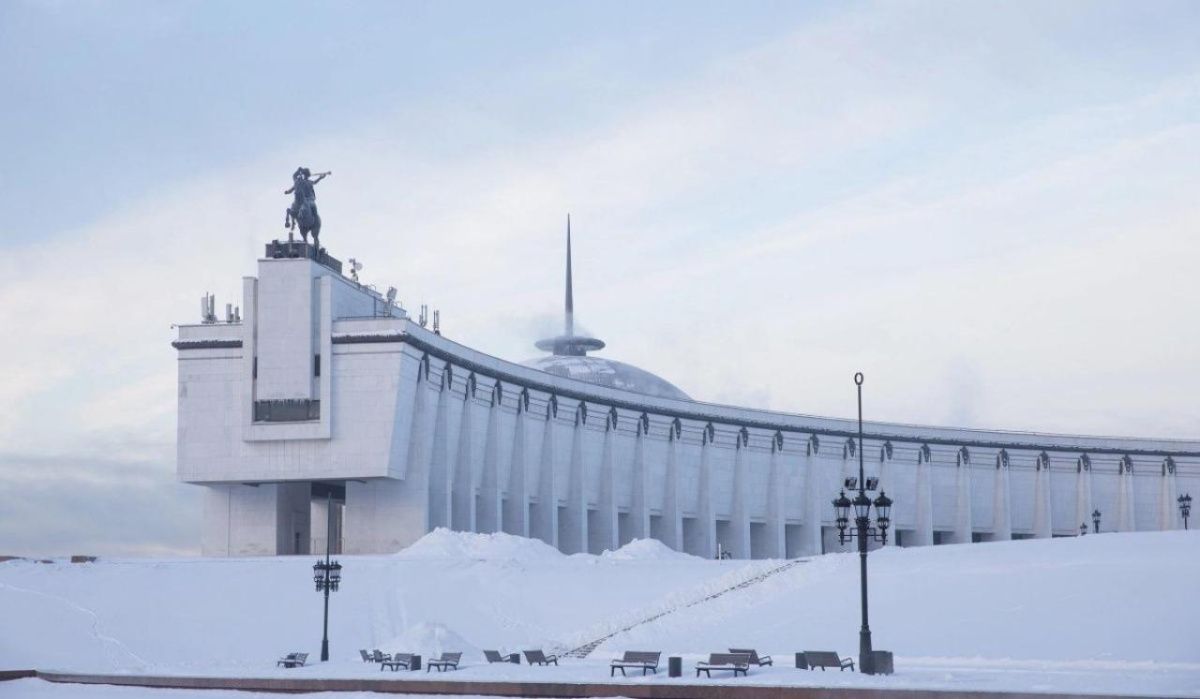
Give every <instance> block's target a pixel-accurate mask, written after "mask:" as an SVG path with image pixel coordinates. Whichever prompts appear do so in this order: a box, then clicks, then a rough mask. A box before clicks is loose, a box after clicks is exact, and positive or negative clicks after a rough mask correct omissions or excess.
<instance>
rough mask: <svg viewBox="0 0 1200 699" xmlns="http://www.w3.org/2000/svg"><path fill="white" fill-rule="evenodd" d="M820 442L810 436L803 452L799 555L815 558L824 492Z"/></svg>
mask: <svg viewBox="0 0 1200 699" xmlns="http://www.w3.org/2000/svg"><path fill="white" fill-rule="evenodd" d="M820 445H821V443H820V440H819V439H817V436H816V435H810V436H809V438H808V440H807V443H806V444H805V450H804V461H803V468H804V524H803V525H801V535H800V536H801V544H800V548H801V551H800V554H801V555H804V556H815V555H817V554H819V553H821V519H822V517H823V515H824V507H825V492H824V488H822V487H821V486H822V481H823V479H822V478H821V472H820V468H821V466H820V462H819V461H818V459H817V452H818V450H819V449H820Z"/></svg>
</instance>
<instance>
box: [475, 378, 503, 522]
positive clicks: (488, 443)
mask: <svg viewBox="0 0 1200 699" xmlns="http://www.w3.org/2000/svg"><path fill="white" fill-rule="evenodd" d="M503 395H504V389H503V388H502V387H501V385H500V382H499V381H497V382H496V384H495V385H494V386H492V404H491V407H489V408H488V417H487V427H486V428H485V429H484V436H483V472H482V473H481V474H480V477H479V511H478V512H477V513H476V518H477V521H476V526H477V527H478V530H479V531H481V532H484V533H491V532H498V531H503V530H504V527H503V522H502V513H503V511H504V500H503V497H502V493H501V490H500V434H499V433H500V424H499V423H500V417H501V410H502V409H503V405H502V402H503V401H502V398H503Z"/></svg>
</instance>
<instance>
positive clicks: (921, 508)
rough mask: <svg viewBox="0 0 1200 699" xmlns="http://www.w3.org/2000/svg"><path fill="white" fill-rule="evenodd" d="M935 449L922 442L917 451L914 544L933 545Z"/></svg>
mask: <svg viewBox="0 0 1200 699" xmlns="http://www.w3.org/2000/svg"><path fill="white" fill-rule="evenodd" d="M932 458H933V450H932V449H930V448H929V445H928V444H922V445H921V448H920V449H919V450H918V451H917V492H916V493H915V496H916V497H915V499H916V503H915V504H914V507H913V541H912V545H913V546H931V545H933V464H932V463H931V460H932Z"/></svg>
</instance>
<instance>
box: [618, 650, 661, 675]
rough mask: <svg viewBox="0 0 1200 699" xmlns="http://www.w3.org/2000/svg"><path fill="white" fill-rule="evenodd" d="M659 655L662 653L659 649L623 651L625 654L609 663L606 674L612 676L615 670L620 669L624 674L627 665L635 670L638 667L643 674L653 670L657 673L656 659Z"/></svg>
mask: <svg viewBox="0 0 1200 699" xmlns="http://www.w3.org/2000/svg"><path fill="white" fill-rule="evenodd" d="M661 657H662V653H661V652H659V651H655V652H650V651H641V650H627V651H625V655H623V656H621V657H620V658H618V659H616V660H613V661H612V662H611V663H610V664H609V666H608V676H609V677H612V676H613V675H614V674H616V672H617V670H620V671H621V674H622V675H624V674H625V668H628V667H631V668H634V669H635V670H636V669H639V668H640V669H641V671H642V674H643V675H645V674H646V673H647V672H653V673H654V674H656V675H657V674H658V659H659V658H661Z"/></svg>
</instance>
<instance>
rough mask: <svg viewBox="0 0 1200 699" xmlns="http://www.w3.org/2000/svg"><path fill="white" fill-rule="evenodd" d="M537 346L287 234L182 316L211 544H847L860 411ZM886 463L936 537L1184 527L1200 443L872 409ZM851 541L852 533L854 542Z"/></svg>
mask: <svg viewBox="0 0 1200 699" xmlns="http://www.w3.org/2000/svg"><path fill="white" fill-rule="evenodd" d="M567 255H568V268H567V269H568V271H567V279H568V287H567V289H568V290H567V315H566V323H565V326H566V327H565V332H564V334H563V335H561V336H558V337H555V338H550V339H548V340H544V341H542V342H539V343H538V347H539V348H541V349H544V350H548V351H549V352H550V354H548V355H546V356H544V357H542V358H540V359H537V360H533V361H530V362H525V363H514V362H509V361H505V360H502V359H498V358H496V357H493V356H490V355H488V354H485V353H483V352H480V351H477V350H474V349H472V348H470V347H466V346H464V345H460V344H458V343H456V342H453V341H452V340H449V339H446V338H445V337H443V336H441V335H440V334H439V332H437V328H436V323H435V324H434V327H433V328H430V327H427V325H428V324H427V323H426V322H425V318H424V315H425V314H424V313H422V314H421V316H422V317H421V318H420V319H413V318H411V317H409V315H408V313H406V312H405V311H404V310H403V309H402V308H401V307H399V306H397V305H396V304H395V303H394V300H393V299H394V294H392V293H389V294H387V295H386V296H385V295H383V294H380V293H379V292H377V291H376V290H374V289H373V288H370V287H368V286H365V285H362V284H360V283H359V282H358V281H357V280H356V279H355V278H354V277H356V276H357V275H356V274H354V273H351V275H350V276H346V275H343V274H342V272H341V269H342V265H341V263H340V262H338V261H337V260H335V259H333V258H331V257H329V256H328V255H327V254H326V253H325V252H324V251H320V252H318V251H317V250H316V249H314V248H313V247H312V246H310V245H307V244H303V243H299V242H295V243H290V242H278V241H276V242H272V243H269V244H267V246H266V254H265V256H264V257H263V258H262V259H260V260H259V261H258V276H257V277H246V278H245V279H244V280H243V283H242V295H243V299H242V303H241V309H244V310H243V311H242V312H240V313H239V312H235V311H233V309H231V308H228V307H227V311H226V314H225V316H226V317H225V318H224V319H218V318H217V316H216V313H215V309H214V308H213V304H212V302H211V298H209V299H206V301H205V303H204V305H203V309H202V310H203V318H202V321H203V322H201V323H199V324H194V325H180V326H179V334H178V337H177V339H176V340H175V341H174V342H173V345H174V347H175V348H176V349H177V350H178V361H179V414H178V420H179V422H178V477H179V479H180V480H181V481H184V482H187V483H192V484H195V485H197V486H201V487H203V488H204V505H203V507H204V513H203V532H202V550H203V553H204V555H210V556H212V555H215V556H223V555H229V556H251V555H253V556H258V555H275V554H280V555H284V554H307V553H309V552H317V551H324V550H325V545H326V521H327V515H328V510H327V509H326V508H327V503H332V507H333V508H334V512H333V521H334V522H335V527H334V540H333V541H331V542H330V544H331V546H332V548H333V549H334V551H341V552H344V553H391V552H395V551H398V550H400V549H401V548H403V547H405V546H407V545H408V544H410V543H412V542H413V541H415V540H416V539H418V538H420V537H421V536H422V535H424V534H425V533H427V532H429V531H431V530H433V529H434V528H437V527H449V528H451V529H455V530H461V531H473V532H500V531H503V532H508V533H511V534H518V535H521V536H529V537H536V538H538V539H541V540H543V541H545V542H547V543H548V544H550V545H552V546H556V547H557V548H559V549H560V550H562V551H564V552H566V553H576V552H592V553H599V552H601V551H604V550H606V549H614V548H616V547H618V546H621V545H623V544H624V543H626V542H628V541H630V540H632V539H635V538H645V537H653V538H655V539H658V540H660V541H662V542H663V543H665V544H666V545H668V546H670V547H671V548H673V549H676V550H680V551H686V552H688V553H693V554H696V555H700V556H707V557H713V556H716V555H717V554H718V550H720V551H722V552H728V553H729V554H731V555H732V556H733V557H736V558H782V557H795V556H803V555H810V554H814V553H820V552H822V551H826V550H842V549H841V547H840V545H839V544H838V542H837V530H836V529H835V528H834V519H833V518H834V508H833V506H832V505H831V501H832V500H833V499H834V498H835V497H837V496H838V494H839V491H840V490H841V489H842V485H843V481H844V479H845V478H846V477H849V476H852V475H853V476H857V473H858V457H857V453H856V452H857V441H856V439H855V435H857V424H856V423H855V422H854V421H852V420H844V419H834V418H825V417H812V416H807V415H796V414H790V413H782V412H772V411H767V410H758V409H754V408H749V407H734V406H727V405H716V404H711V403H702V402H699V401H695V400H692V399H690V398H689V397H688V396H687V395H686V394H685V393H684V392H682V391H681V390H679V389H678V388H676V387H675V386H673V385H672V384H670V383H669V382H667V381H665V380H663V379H660V378H658V377H656V376H654V375H653V374H650V373H649V372H645V371H642V370H640V369H638V368H636V367H633V366H630V365H628V364H623V363H621V362H617V361H613V360H609V359H606V358H601V357H596V356H591V355H590V354H589V353H591V352H596V351H598V350H600V349H602V348H603V347H604V343H603V342H601V341H599V340H597V339H595V338H590V337H583V336H579V335H576V334H575V333H574V331H573V322H572V319H573V314H572V310H573V309H572V308H571V286H570V242H569V238H568V253H567ZM863 453H864V455H865V457H866V470H867V474H868V476H872V477H878V479H879V483H880V486H879V487H880V489H882V490H883V491H886V492H887V494H888V495H889V497H891V498H892V499H893V500H894V501H895V505H894V507H893V508H892V521H893V529H894V532H895V533H894V536H893V540H894V541H895V543H897V544H899V545H901V546H919V545H930V544H941V543H965V542H972V541H994V540H1004V539H1022V538H1046V537H1051V536H1077V535H1079V534H1080V527H1081V525H1086V526H1088V527H1089V528H1090V527H1091V526H1092V513H1093V512H1101V513H1102V521H1101V530H1102V531H1135V530H1157V529H1176V528H1182V527H1183V520H1182V519H1181V517H1180V513H1179V509H1178V507H1177V505H1176V499H1177V498H1178V497H1179V496H1180V495H1182V494H1183V493H1185V492H1187V491H1191V492H1200V441H1197V440H1166V439H1135V438H1124V437H1122V438H1105V437H1089V436H1074V435H1060V434H1038V433H1025V432H1003V431H988V430H975V429H960V428H952V427H928V426H914V425H904V424H890V423H882V422H868V423H866V425H865V441H864V447H863ZM846 550H849V548H847V549H846Z"/></svg>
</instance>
